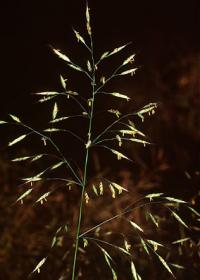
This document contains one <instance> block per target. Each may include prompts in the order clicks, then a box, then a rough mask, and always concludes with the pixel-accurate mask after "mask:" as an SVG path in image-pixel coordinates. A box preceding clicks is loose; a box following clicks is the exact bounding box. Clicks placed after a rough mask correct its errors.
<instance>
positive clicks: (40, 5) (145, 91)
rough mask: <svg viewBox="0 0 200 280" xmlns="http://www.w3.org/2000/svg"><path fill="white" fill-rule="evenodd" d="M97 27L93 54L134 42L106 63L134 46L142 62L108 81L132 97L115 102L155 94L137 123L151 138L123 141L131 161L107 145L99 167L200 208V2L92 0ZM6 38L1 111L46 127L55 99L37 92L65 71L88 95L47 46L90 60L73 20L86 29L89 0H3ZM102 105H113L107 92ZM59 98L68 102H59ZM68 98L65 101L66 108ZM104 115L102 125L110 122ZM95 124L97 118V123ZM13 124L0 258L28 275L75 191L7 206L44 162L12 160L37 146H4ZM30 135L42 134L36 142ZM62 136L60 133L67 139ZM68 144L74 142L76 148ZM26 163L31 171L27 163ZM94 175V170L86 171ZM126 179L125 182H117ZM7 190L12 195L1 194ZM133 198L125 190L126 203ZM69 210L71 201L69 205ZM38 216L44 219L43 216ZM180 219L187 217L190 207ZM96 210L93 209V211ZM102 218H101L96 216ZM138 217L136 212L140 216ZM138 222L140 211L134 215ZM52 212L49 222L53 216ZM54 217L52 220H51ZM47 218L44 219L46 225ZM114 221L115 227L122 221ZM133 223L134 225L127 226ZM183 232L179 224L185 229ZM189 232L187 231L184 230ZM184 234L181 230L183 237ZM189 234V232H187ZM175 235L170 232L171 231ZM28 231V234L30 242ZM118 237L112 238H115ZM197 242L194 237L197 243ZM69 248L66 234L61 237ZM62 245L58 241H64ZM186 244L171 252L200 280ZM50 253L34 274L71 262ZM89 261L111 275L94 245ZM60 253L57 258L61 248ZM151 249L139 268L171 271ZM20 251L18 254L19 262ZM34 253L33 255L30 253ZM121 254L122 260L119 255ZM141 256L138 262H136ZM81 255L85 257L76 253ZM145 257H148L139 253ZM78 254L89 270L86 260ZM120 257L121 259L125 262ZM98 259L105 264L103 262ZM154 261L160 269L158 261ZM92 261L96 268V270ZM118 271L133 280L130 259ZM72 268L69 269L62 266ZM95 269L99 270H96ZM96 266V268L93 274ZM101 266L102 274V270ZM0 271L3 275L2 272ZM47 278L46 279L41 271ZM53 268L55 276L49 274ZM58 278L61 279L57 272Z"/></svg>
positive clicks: (140, 191)
mask: <svg viewBox="0 0 200 280" xmlns="http://www.w3.org/2000/svg"><path fill="white" fill-rule="evenodd" d="M88 2H89V7H90V9H91V17H92V22H91V23H92V30H93V34H94V47H95V54H96V57H99V56H100V55H101V54H102V53H103V52H104V51H107V50H112V49H114V48H115V47H118V46H121V45H123V44H125V43H127V42H129V41H131V42H132V45H131V46H129V47H128V48H127V51H125V52H124V53H125V55H124V54H123V55H122V54H119V55H117V56H115V57H114V56H113V58H112V59H111V58H110V60H108V61H105V66H104V68H103V71H105V72H106V71H108V72H110V71H112V69H113V68H115V66H116V65H117V64H118V62H121V61H122V59H123V58H124V56H125V57H127V56H128V55H129V54H132V53H136V62H135V65H136V66H138V67H139V70H138V72H137V74H136V75H135V76H134V77H133V78H132V77H125V79H119V80H114V81H113V82H112V83H111V85H110V89H111V90H112V91H113V90H116V89H119V91H120V92H123V93H125V94H127V95H129V96H130V97H131V98H132V100H133V103H131V104H130V103H128V104H127V103H126V102H124V103H123V102H121V101H120V102H118V103H115V105H116V106H119V107H120V109H122V111H126V110H129V111H131V110H132V107H134V109H135V108H139V107H140V106H143V105H145V104H147V103H149V102H159V108H158V111H157V114H156V115H155V116H153V117H150V118H148V119H147V120H146V121H145V123H144V124H142V123H141V122H138V126H139V128H141V129H144V131H145V133H146V134H147V135H148V136H149V137H150V139H151V141H152V142H153V143H154V145H152V146H151V147H148V148H146V149H143V147H140V146H137V145H136V146H134V147H133V148H130V147H127V150H129V154H130V157H131V158H132V159H133V165H132V167H130V166H129V165H127V164H126V162H124V161H120V162H117V163H115V162H116V161H114V159H113V157H111V156H109V154H106V153H105V154H103V157H102V153H101V152H100V153H98V151H97V154H94V158H93V159H94V164H93V162H92V166H91V170H92V172H90V173H93V172H94V171H95V172H97V173H98V172H99V171H100V170H103V172H105V173H106V174H108V175H109V176H111V177H112V178H113V180H118V181H119V182H122V183H127V184H128V185H129V187H130V189H129V191H130V192H131V195H132V197H134V198H137V197H138V196H140V195H144V194H146V193H148V192H152V191H154V190H156V191H165V192H166V193H168V194H170V195H174V196H177V197H179V198H182V199H186V200H188V201H193V202H192V203H193V204H194V205H195V206H196V207H197V209H198V208H199V204H198V203H197V201H199V174H200V173H199V172H200V153H199V143H200V131H199V125H200V115H199V109H200V95H199V94H200V79H199V75H200V36H199V35H200V34H199V29H200V8H199V1H197V0H196V1H194V0H191V1H184V0H182V1H179V0H169V1H155V0H152V1H147V0H146V1H144V0H140V1H135V0H124V1H114V0H107V1H106V0H101V1H100V0H99V1H98V0H90V1H88ZM0 21H1V24H0V29H1V37H0V38H1V45H0V67H1V76H0V77H1V84H0V97H1V98H0V104H1V106H0V119H8V117H7V115H8V114H9V113H14V114H16V115H17V116H19V117H20V118H22V119H23V120H25V121H26V122H28V123H32V124H33V126H35V127H39V128H43V127H44V124H45V122H46V121H48V120H49V118H50V117H49V115H50V114H51V111H52V106H53V105H52V104H53V102H50V103H49V104H47V105H46V106H45V105H40V104H36V98H35V97H34V96H33V95H32V94H31V93H34V92H40V91H48V90H61V85H60V81H59V75H60V74H63V75H64V76H66V77H67V78H69V85H70V87H72V89H77V90H78V89H80V93H81V94H82V95H83V96H85V97H87V96H88V95H87V94H88V91H87V84H86V83H85V81H84V79H82V78H81V79H79V75H78V74H77V73H76V72H73V71H71V70H69V69H68V68H66V67H65V65H64V63H63V62H62V61H60V60H59V59H58V58H57V57H55V55H54V54H53V53H52V51H51V50H50V47H49V45H53V46H54V47H55V48H58V49H61V50H62V51H63V52H65V53H66V54H68V55H69V57H72V58H74V61H76V62H80V63H81V64H82V65H84V63H85V60H84V55H85V52H84V51H83V49H82V47H81V46H80V44H79V45H78V44H77V41H76V39H75V38H74V34H73V32H72V27H74V28H75V29H77V30H78V31H80V33H81V35H83V36H84V37H86V32H85V1H84V0H74V1H72V0H65V1H61V0H57V1H50V0H49V1H45V0H43V1H20V0H18V1H7V2H4V3H2V4H1V17H0ZM102 105H103V106H104V105H105V106H106V105H108V103H107V101H106V102H104V101H103V104H102ZM60 106H61V107H62V104H61V105H60ZM70 106H71V105H69V107H67V108H66V109H67V110H70V109H71V107H70ZM104 121H105V120H104V118H103V117H102V118H100V120H99V121H97V123H96V125H97V126H98V125H100V126H104ZM72 128H73V129H75V131H77V132H78V133H80V134H82V133H84V129H85V127H84V126H80V123H79V122H77V123H73V124H72ZM95 129H96V127H95ZM17 133H18V130H17V129H15V128H14V129H13V128H4V127H3V128H2V129H1V134H0V135H1V137H0V184H1V190H2V192H1V194H0V201H1V212H2V215H1V219H0V228H1V229H2V235H1V237H0V266H1V264H2V268H3V269H1V273H2V276H1V275H0V280H1V279H12V280H15V279H16V280H18V279H25V278H26V276H27V274H28V273H29V272H30V271H31V269H32V268H33V267H34V265H35V264H36V260H39V259H41V257H43V256H44V255H45V254H46V253H47V252H48V250H49V244H50V242H51V237H52V234H53V232H55V229H56V228H57V224H60V223H61V222H63V221H64V220H65V218H66V213H67V218H69V219H70V217H73V218H72V220H73V221H72V224H75V223H76V218H77V205H78V202H79V200H78V199H79V193H78V191H75V193H73V196H72V195H71V193H67V196H66V194H63V193H61V194H55V199H54V198H51V199H50V201H49V206H46V205H47V204H46V205H45V206H44V207H43V208H42V207H39V208H37V209H32V208H31V207H30V206H29V205H30V204H31V205H32V204H33V202H34V200H36V199H37V197H38V196H39V194H40V192H41V191H42V190H41V188H40V187H41V186H39V189H38V191H36V194H35V195H33V197H32V198H30V199H29V200H28V203H27V204H25V206H23V207H20V206H16V207H11V208H10V207H9V206H10V204H12V202H13V201H15V200H16V198H17V197H18V196H19V194H20V193H21V190H20V189H18V188H17V186H16V185H18V184H19V178H21V177H26V176H27V173H28V174H33V173H35V170H36V171H38V170H41V169H43V168H44V167H43V165H42V164H41V165H40V164H38V165H37V164H35V165H33V167H32V169H31V168H29V167H27V166H25V165H23V164H22V165H19V166H17V165H16V164H14V165H10V163H9V159H11V158H13V157H15V156H19V152H22V154H24V155H25V154H26V153H27V151H28V152H29V153H30V154H31V153H32V152H33V151H34V152H36V150H37V149H39V148H40V147H41V145H35V144H34V145H32V144H31V142H28V143H27V144H28V145H27V146H23V145H21V146H20V145H19V146H18V147H19V149H18V148H17V149H16V150H14V151H12V150H11V149H8V148H7V141H10V139H14V138H15V137H16V135H18V134H17ZM34 141H35V140H33V143H37V142H34ZM67 141H68V142H64V143H67V145H64V146H63V147H64V151H65V152H66V153H67V155H69V156H70V157H73V156H75V159H76V160H77V161H78V163H79V165H81V164H82V159H83V158H82V154H81V153H80V151H79V149H78V148H76V147H75V144H77V143H75V142H74V141H73V140H72V139H68V140H67ZM61 143H62V144H63V142H61ZM70 145H73V146H72V147H73V148H70V149H69V148H68V147H71V146H70ZM26 169H27V170H26ZM90 175H91V174H90ZM120 180H121V181H120ZM5 197H6V200H5ZM131 199H132V198H130V201H129V199H127V201H125V202H126V203H130V202H131V201H132V200H131ZM98 203H99V204H97V205H96V207H95V206H91V209H90V214H88V216H87V217H86V218H85V220H84V222H83V226H86V227H88V226H91V225H93V224H96V223H97V221H98V219H97V218H96V217H98V215H99V209H104V208H105V211H104V212H103V213H104V214H105V215H104V214H102V216H101V215H100V220H101V218H105V217H106V218H107V216H108V217H109V216H110V215H113V213H115V212H116V211H119V209H121V208H123V207H124V201H123V199H121V200H120V199H119V202H117V203H116V204H114V203H111V201H110V200H109V198H107V199H104V200H103V201H101V202H98ZM69 209H70V210H69ZM159 211H160V210H159ZM38 215H39V217H40V219H39V220H38ZM182 215H183V217H184V219H186V220H187V219H188V216H187V214H185V212H183V213H182ZM94 217H95V218H94ZM95 219H97V220H95ZM137 219H138V220H137ZM136 220H137V221H138V223H139V224H143V219H141V218H138V217H136ZM52 221H53V222H52ZM47 224H48V225H47ZM44 225H45V226H44ZM118 226H119V225H118V224H116V225H115V224H114V225H111V228H114V229H116V228H118ZM167 229H168V230H166V228H164V230H163V231H161V234H160V236H159V238H160V239H161V240H163V239H164V240H171V239H172V240H174V239H175V236H176V233H177V232H179V229H177V228H176V227H174V225H173V224H172V225H171V224H170V227H168V228H167ZM124 230H125V231H127V232H128V229H126V228H124ZM181 234H183V232H181ZM184 234H185V233H184ZM184 234H183V236H185V235H184ZM187 234H188V233H187ZM190 234H191V235H192V238H193V241H194V244H197V243H198V240H199V227H198V224H197V225H196V226H195V229H194V231H192V233H190ZM172 236H173V238H172ZM24 240H27V242H24ZM114 241H115V240H114ZM194 244H193V245H194ZM65 245H66V246H67V248H68V247H69V246H68V245H69V244H68V243H67V244H65ZM198 246H199V245H198ZM61 247H62V246H61ZM192 248H193V249H191V247H185V249H184V250H185V251H183V252H184V254H183V255H182V256H180V255H179V254H178V253H177V252H176V251H172V256H173V257H174V259H175V261H177V262H178V261H180V263H181V262H183V263H185V264H186V266H187V269H188V270H187V272H186V273H185V274H184V272H183V273H180V274H178V279H188V278H189V277H190V279H198V275H199V274H198V273H199V272H198V269H199V266H198V263H199V255H198V253H197V251H198V250H199V247H197V246H196V247H195V246H193V247H192ZM63 250H64V249H63V248H58V252H57V251H56V252H54V254H52V255H51V256H50V257H49V259H50V260H49V265H48V268H47V270H44V272H43V274H42V276H41V275H39V276H38V279H44V277H45V278H46V279H48V280H51V279H57V278H58V275H59V272H60V271H65V270H66V267H70V261H69V260H68V259H67V261H65V260H64V261H63V260H62V258H61V256H60V254H61V253H60V251H61V252H63ZM90 250H91V251H90V256H91V259H92V262H94V261H95V262H96V261H97V263H98V264H99V266H97V268H95V267H93V269H94V271H93V270H92V271H91V273H90V272H88V274H86V275H87V277H86V278H85V279H91V280H92V279H94V275H95V273H97V275H100V276H101V277H103V278H101V279H109V277H110V274H109V272H108V271H106V269H104V268H103V267H104V266H105V264H104V263H103V261H102V259H101V258H100V257H99V255H98V254H97V253H96V251H93V250H92V249H90ZM55 256H56V257H55ZM144 259H145V258H143V257H141V256H140V258H139V267H145V269H144V271H141V274H142V275H143V276H144V277H147V278H144V279H149V276H148V273H151V275H152V278H151V279H152V280H153V279H169V276H168V274H165V273H164V272H162V271H163V270H160V269H159V267H160V266H159V265H156V264H155V263H154V265H153V266H151V265H149V263H148V264H147V263H145V261H144ZM16 260H17V261H16ZM27 260H28V261H27ZM117 260H118V259H117ZM140 260H141V263H140ZM80 261H82V260H80ZM143 261H144V262H143ZM83 263H84V262H81V264H82V266H80V267H81V269H82V270H83V271H84V272H85V271H88V267H87V266H85V264H83ZM119 263H120V264H121V263H123V262H120V260H119ZM99 267H100V268H102V271H101V269H100V270H99ZM155 268H156V269H155ZM95 269H96V270H95ZM120 271H121V275H125V276H123V277H124V278H123V277H122V278H120V279H125V280H127V279H128V278H127V277H128V276H127V274H126V273H127V271H126V266H124V267H123V266H121V267H120ZM65 272H66V271H65ZM98 273H99V274H98ZM91 275H92V276H91ZM102 275H103V276H102ZM1 277H2V278H1ZM39 277H41V278H39ZM52 277H53V278H52ZM56 277H57V278H56Z"/></svg>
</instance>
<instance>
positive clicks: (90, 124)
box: [72, 38, 95, 280]
mask: <svg viewBox="0 0 200 280" xmlns="http://www.w3.org/2000/svg"><path fill="white" fill-rule="evenodd" d="M90 39H91V57H92V64H93V79H92V100H91V111H90V120H89V127H88V143H90V141H91V130H92V120H93V110H94V99H95V63H94V55H93V42H92V38H90ZM89 149H90V145H88V147H87V146H86V155H85V164H84V175H83V184H82V192H81V201H80V207H79V217H78V223H77V230H76V240H75V250H74V259H73V268H72V280H75V273H76V263H77V252H78V246H79V239H80V229H81V220H82V213H83V201H84V193H85V188H86V184H87V169H88V159H89Z"/></svg>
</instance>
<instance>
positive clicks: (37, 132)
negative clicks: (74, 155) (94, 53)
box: [20, 123, 82, 184]
mask: <svg viewBox="0 0 200 280" xmlns="http://www.w3.org/2000/svg"><path fill="white" fill-rule="evenodd" d="M20 124H21V125H22V126H23V127H25V128H27V129H29V130H31V131H32V132H34V133H36V134H37V135H39V136H41V137H43V138H44V139H47V140H48V141H49V142H50V143H51V144H52V146H53V147H54V148H55V149H56V151H57V152H58V153H59V155H60V156H61V158H62V160H63V161H64V162H65V163H66V164H67V166H68V168H69V169H70V170H71V172H72V174H73V175H74V177H75V178H76V179H77V180H78V182H79V183H80V184H82V182H81V180H80V179H79V177H78V176H77V175H76V172H75V171H74V169H73V168H72V167H71V165H70V164H69V162H68V160H67V159H66V158H65V157H64V155H63V153H62V152H61V151H60V149H59V148H58V146H57V145H56V144H55V143H54V141H53V140H52V139H51V138H50V137H49V136H46V135H44V134H43V133H41V132H39V131H37V130H35V129H33V128H32V127H30V126H28V125H26V124H24V123H20Z"/></svg>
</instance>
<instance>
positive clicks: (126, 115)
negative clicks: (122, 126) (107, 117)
mask: <svg viewBox="0 0 200 280" xmlns="http://www.w3.org/2000/svg"><path fill="white" fill-rule="evenodd" d="M134 115H137V113H136V112H132V113H128V114H125V115H123V116H121V117H120V118H118V119H117V120H115V121H114V122H112V123H111V124H110V125H108V126H107V127H106V128H105V129H104V130H103V131H102V132H101V133H100V134H99V135H98V136H97V137H96V138H95V139H94V140H93V144H94V143H96V141H97V140H98V139H99V138H100V137H101V136H102V135H104V134H105V133H106V132H107V131H108V130H109V129H110V128H111V127H113V126H114V125H115V124H117V123H119V122H120V121H121V120H123V119H125V118H127V117H129V116H134Z"/></svg>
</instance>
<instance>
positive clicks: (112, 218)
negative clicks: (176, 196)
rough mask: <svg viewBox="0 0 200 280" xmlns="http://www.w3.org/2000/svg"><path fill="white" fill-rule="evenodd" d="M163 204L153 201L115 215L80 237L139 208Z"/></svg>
mask: <svg viewBox="0 0 200 280" xmlns="http://www.w3.org/2000/svg"><path fill="white" fill-rule="evenodd" d="M161 203H166V201H153V202H152V201H151V202H147V203H144V204H141V205H138V206H136V207H134V208H131V209H127V210H125V211H123V212H122V213H120V214H117V215H115V216H113V217H111V218H109V219H107V220H104V221H103V222H101V223H99V224H98V225H96V226H94V227H92V228H90V229H88V230H87V231H85V232H83V233H81V235H80V236H79V237H83V236H85V235H86V234H87V233H89V232H91V231H93V230H95V229H96V228H98V227H100V226H102V225H104V224H106V223H108V222H110V221H112V220H114V219H116V218H120V217H122V216H123V215H125V214H127V213H130V212H132V211H133V210H135V209H137V208H140V207H144V206H147V205H151V204H161ZM126 208H127V207H126ZM126 208H125V209H126Z"/></svg>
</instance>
